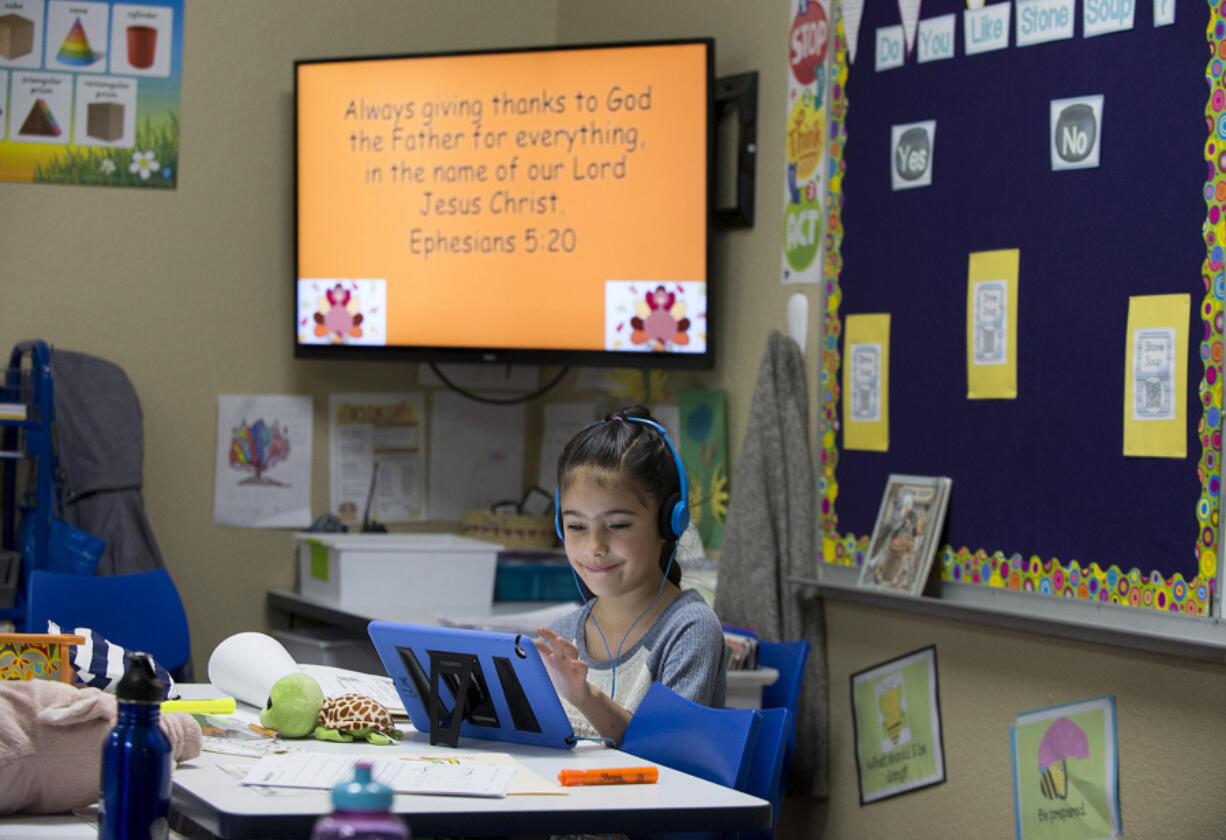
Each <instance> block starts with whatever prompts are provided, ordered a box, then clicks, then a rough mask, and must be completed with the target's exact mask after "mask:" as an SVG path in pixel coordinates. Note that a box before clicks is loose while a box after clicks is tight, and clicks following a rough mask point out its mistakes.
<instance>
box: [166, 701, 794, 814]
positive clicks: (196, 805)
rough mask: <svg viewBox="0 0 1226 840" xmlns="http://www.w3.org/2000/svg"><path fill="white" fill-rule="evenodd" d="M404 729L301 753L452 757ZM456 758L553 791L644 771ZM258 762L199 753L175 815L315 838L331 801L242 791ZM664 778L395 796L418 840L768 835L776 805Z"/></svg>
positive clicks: (580, 751)
mask: <svg viewBox="0 0 1226 840" xmlns="http://www.w3.org/2000/svg"><path fill="white" fill-rule="evenodd" d="M185 688H186V687H185ZM192 693H193V694H194V693H195V692H192ZM184 694H185V695H187V694H188V692H187V691H184ZM251 711H254V710H251ZM405 727H406V733H407V734H406V735H405V737H404V739H403V740H402V741H400V742H399V743H397V744H394V745H391V746H386V747H376V746H371V745H369V744H364V743H355V744H333V743H325V742H315V741H306V742H302V743H304V744H306V745H308V746H309V749H311V750H312V751H319V752H334V753H342V754H346V755H353V756H355V757H356V756H362V757H372V758H379V757H382V758H387V757H391V756H392V755H395V754H397V753H402V754H410V755H421V754H425V753H429V754H435V753H440V752H443V753H445V752H448V751H449V750H450V748H448V747H445V746H434V747H431V746H430V739H429V736H428V735H427V734H425V733H420V732H416V731H414V730H413V729H412V728H411V726H409V725H408V724H407V723H406V724H405ZM458 749H459V750H461V751H466V750H467V751H476V752H503V753H510V754H511V755H512V756H514V757H515V758H516V759H517V760H518V761H519V762H521V763H522V764H523V765H525V766H526V767H528V768H529V769H530V770H532V771H533V772H535V773H536V774H537V775H539V776H540V777H541V778H543V779H546V780H547V781H550V782H556V780H557V776H558V771H559V770H562V769H569V768H575V769H591V768H598V767H625V766H636V765H638V766H641V765H643V764H645V763H646V762H644V761H642V760H641V759H638V758H635V757H634V756H631V755H627V754H626V753H623V752H621V751H619V750H613V749H609V748H607V747H604V746H602V745H600V744H595V743H586V742H585V743H581V744H580V745H578V746H576V747H575V748H574V749H572V750H557V749H550V748H548V747H530V746H524V745H520V744H510V743H506V742H502V741H485V740H479V739H472V738H461V739H460V746H459V748H458ZM255 761H256V759H254V758H244V757H240V756H231V755H222V754H218V753H201V755H200V756H199V757H198V758H195V759H193V760H192V761H190V762H185V763H183V764H180V765H179V766H178V767H176V768H175V772H174V789H173V792H172V794H171V807H172V809H173V810H174V811H175V812H176V813H177V814H179V815H181V816H183V817H186V818H187V819H189V820H191V821H192V822H193V823H195V824H196V825H198V826H199V827H201V828H203V829H205V830H206V831H208V832H211V833H212V834H214V835H216V836H217V837H221V838H295V837H296V838H306V837H308V836H309V835H310V831H311V826H312V825H313V824H314V822H315V820H316V819H317V818H318V817H319V815H321V814H325V813H328V812H329V811H330V810H331V803H330V801H329V794H328V792H327V791H323V790H290V789H285V788H280V789H277V791H276V793H275V794H274V795H270V794H269V792H268V791H267V790H263V791H261V790H260V789H257V788H252V787H244V786H243V785H240V784H239V778H238V776H239V775H241V773H242V771H243V768H245V767H249V766H250V765H252V764H254V763H255ZM659 771H660V778H659V781H658V782H657V783H656V784H652V785H601V786H591V787H583V786H579V787H570V788H563V787H561V786H559V787H558V791H559V794H558V795H549V796H546V795H520V796H507V797H504V798H499V799H491V798H477V797H461V796H420V795H409V794H397V795H396V797H395V801H394V805H393V810H394V811H395V812H396V813H398V814H400V815H402V816H403V817H404V818H405V819H406V820H407V821H408V824H409V829H410V830H411V831H412V833H413V836H414V837H440V836H447V837H457V836H481V835H497V836H511V835H524V834H528V835H547V834H576V833H600V834H605V833H615V832H622V833H635V834H642V833H659V832H672V831H718V832H727V831H761V830H765V829H767V828H769V827H770V822H771V808H770V803H769V802H766V801H765V800H762V799H757V798H756V797H753V796H749V795H747V794H744V793H740V792H739V791H735V790H731V789H729V788H726V787H722V786H720V785H716V784H712V783H710V782H706V781H703V780H702V779H698V778H695V777H693V776H689V775H687V774H685V773H680V772H678V771H675V770H670V769H669V768H667V767H660V768H659Z"/></svg>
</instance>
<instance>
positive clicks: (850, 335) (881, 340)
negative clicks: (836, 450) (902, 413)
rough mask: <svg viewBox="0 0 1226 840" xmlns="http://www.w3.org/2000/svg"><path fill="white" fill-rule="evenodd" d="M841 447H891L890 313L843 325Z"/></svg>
mask: <svg viewBox="0 0 1226 840" xmlns="http://www.w3.org/2000/svg"><path fill="white" fill-rule="evenodd" d="M843 448H844V449H867V450H871V451H873V452H888V451H889V449H890V315H889V313H888V312H886V313H877V314H873V315H848V316H847V321H846V323H845V324H844V325H843Z"/></svg>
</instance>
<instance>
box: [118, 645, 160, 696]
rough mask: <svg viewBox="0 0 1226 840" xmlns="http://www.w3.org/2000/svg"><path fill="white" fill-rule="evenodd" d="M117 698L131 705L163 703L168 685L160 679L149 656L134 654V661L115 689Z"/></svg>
mask: <svg viewBox="0 0 1226 840" xmlns="http://www.w3.org/2000/svg"><path fill="white" fill-rule="evenodd" d="M115 696H116V697H117V698H118V699H119V700H121V701H125V702H129V703H160V702H162V700H163V699H164V698H165V697H166V684H165V683H163V682H162V681H161V680H159V679H158V677H157V673H156V672H155V671H154V670H153V661H152V660H151V659H150V658H149V654H147V653H134V654H132V661H131V662H129V663H128V667H127V670H125V671H124V672H123V678H122V679H120V680H119V685H118V686H116V687H115Z"/></svg>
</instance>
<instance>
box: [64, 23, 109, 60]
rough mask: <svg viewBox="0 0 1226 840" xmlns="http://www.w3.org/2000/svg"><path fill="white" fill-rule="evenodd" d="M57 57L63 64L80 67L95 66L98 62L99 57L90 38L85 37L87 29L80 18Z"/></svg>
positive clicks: (74, 24) (73, 25)
mask: <svg viewBox="0 0 1226 840" xmlns="http://www.w3.org/2000/svg"><path fill="white" fill-rule="evenodd" d="M57 55H58V57H59V59H60V61H62V62H63V63H65V64H75V65H77V66H78V67H83V66H85V65H86V64H93V63H94V62H95V61H97V60H98V58H99V56H98V55H96V54H95V53H94V50H93V48H92V47H90V45H89V38H87V37H85V27H84V26H82V25H81V19H80V18H77V19H76V21H75V22H74V23H73V24H72V29H70V30H68V37H67V38H65V39H64V43H63V44H61V45H60V51H59V53H58V54H57Z"/></svg>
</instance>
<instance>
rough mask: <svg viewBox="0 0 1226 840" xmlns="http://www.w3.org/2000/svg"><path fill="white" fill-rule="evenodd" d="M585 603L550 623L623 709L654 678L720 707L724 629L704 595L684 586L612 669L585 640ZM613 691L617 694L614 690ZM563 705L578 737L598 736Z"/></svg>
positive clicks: (591, 678)
mask: <svg viewBox="0 0 1226 840" xmlns="http://www.w3.org/2000/svg"><path fill="white" fill-rule="evenodd" d="M586 616H587V610H586V609H585V608H584V607H579V608H577V609H576V610H575V611H574V612H572V613H569V614H567V615H565V616H563V617H562V618H560V619H558V620H557V621H556V622H554V624H553V626H552V628H551V629H552V630H553V631H554V632H556V633H558V634H559V635H561V636H562V637H563V638H566V639H569V640H570V641H571V642H573V643H574V644H575V647H577V648H579V658H580V659H582V660H583V661H584V662H586V663H587V664H588V672H587V681H588V682H589V683H591V684H592V685H594V686H596V687H597V688H599V689H600V690H601V691H603V692H604V693H605V694H608V695H609V696H611V697H613V699H614V700H616V701H617V702H618V703H619V704H621V706H622V708H624V709H626V710H627V711H629V712H631V713H633V712H634V710H635V709H637V708H638V705H639V703H640V702H641V701H642V699H643V696H644V695H645V694H646V693H647V689H648V688H650V687H651V684H652V683H653V682H662V683H664V685H666V686H668V687H669V688H671V689H672V690H673V691H675V692H677V693H678V694H680V695H681V696H682V697H686V698H688V699H690V700H693V701H694V702H695V703H701V704H702V705H704V706H712V707H714V708H722V707H723V705H724V694H725V692H726V690H727V674H726V673H725V671H724V633H723V629H722V628H721V627H720V624H719V619H718V618H716V617H715V613H714V612H712V611H711V608H710V607H709V606H707V602H706V601H704V600H703V598H702V595H700V594H699V593H698V592H697V591H695V590H693V589H688V590H686V591H684V592H682V593H681V594H680V595H678V596H677V597H676V598H674V599H673V600H672V602H671V603H669V604H668V606H666V607H665V608H664V612H662V613H660V617H659V618H657V619H656V622H655V624H653V625H651V629H650V630H648V631H647V632H646V633H645V634H643V638H641V639H639V641H638V643H636V644H635V645H634V646H633V647H630V648H624V649H623V650H622V652H621V656H620V657H619V658H618V659H617V660H616V663H615V664H616V666H617V667H616V677H617V682H616V685H614V684H613V676H614V669H613V668H611V667H610V665H609V661H608V660H607V659H605V652H604V650H603V649H601V650H599V651H598V653H599V654H600V657H601V659H600V660H599V661H598V660H596V659H593V658H592V656H591V655H590V654H589V653H588V650H587V644H586V642H585V640H584V633H583V622H584V618H586ZM605 641H606V642H607V643H608V645H609V654H608V655H609V656H610V657H613V656H616V655H617V646H618V643H619V642H620V641H621V640H620V639H611V638H609V637H608V636H607V635H606V636H605ZM614 690H616V693H614ZM562 706H563V707H564V708H565V709H566V715H567V717H569V718H570V723H571V726H573V727H574V729H575V734H576V735H577V736H578V737H580V738H595V737H597V736H598V733H597V732H596V730H595V728H594V727H593V726H592V725H591V724H590V723H588V720H587V718H586V717H584V715H583V713H582V712H580V711H579V710H578V709H576V708H575V707H574V706H572V705H571V704H569V703H567V702H566V701H565V700H563V701H562Z"/></svg>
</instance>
